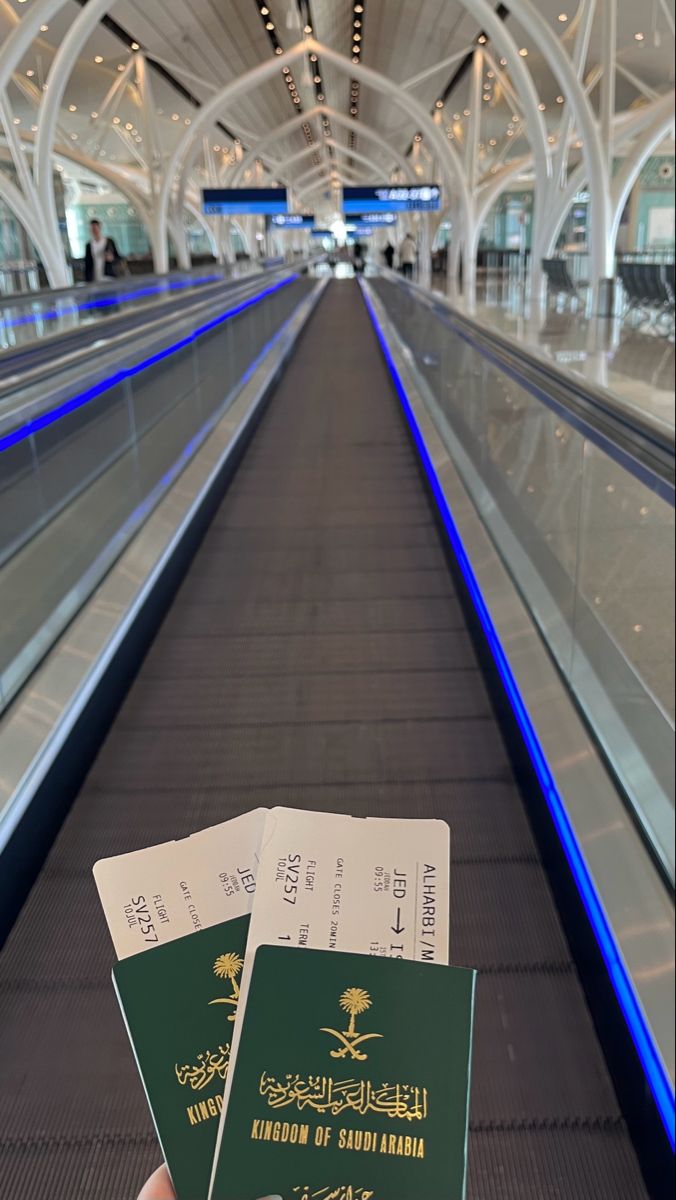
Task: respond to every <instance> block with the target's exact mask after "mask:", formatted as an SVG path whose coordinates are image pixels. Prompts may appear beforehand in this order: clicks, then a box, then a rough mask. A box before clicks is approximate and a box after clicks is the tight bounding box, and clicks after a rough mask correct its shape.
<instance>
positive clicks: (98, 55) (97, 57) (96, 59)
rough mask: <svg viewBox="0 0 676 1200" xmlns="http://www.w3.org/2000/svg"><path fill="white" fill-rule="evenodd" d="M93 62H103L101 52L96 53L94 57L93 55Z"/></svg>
mask: <svg viewBox="0 0 676 1200" xmlns="http://www.w3.org/2000/svg"><path fill="white" fill-rule="evenodd" d="M94 62H95V63H102V62H103V55H102V54H97V55H96V57H95V59H94Z"/></svg>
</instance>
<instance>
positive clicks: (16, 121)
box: [14, 117, 21, 125]
mask: <svg viewBox="0 0 676 1200" xmlns="http://www.w3.org/2000/svg"><path fill="white" fill-rule="evenodd" d="M14 124H15V125H20V124H21V117H15V118H14Z"/></svg>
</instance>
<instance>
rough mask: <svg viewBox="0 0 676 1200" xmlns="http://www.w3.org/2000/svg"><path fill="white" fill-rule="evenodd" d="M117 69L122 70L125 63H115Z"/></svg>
mask: <svg viewBox="0 0 676 1200" xmlns="http://www.w3.org/2000/svg"><path fill="white" fill-rule="evenodd" d="M117 69H118V71H124V70H125V65H124V63H118V64H117Z"/></svg>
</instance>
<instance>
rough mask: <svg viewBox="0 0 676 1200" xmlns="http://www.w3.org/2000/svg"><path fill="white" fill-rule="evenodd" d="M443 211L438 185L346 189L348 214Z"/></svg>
mask: <svg viewBox="0 0 676 1200" xmlns="http://www.w3.org/2000/svg"><path fill="white" fill-rule="evenodd" d="M440 208H441V188H440V187H439V186H438V184H436V183H422V184H415V185H414V186H412V187H400V186H399V185H398V184H394V185H392V184H384V185H383V186H382V187H357V188H350V187H346V188H343V211H344V212H345V213H346V214H347V215H350V214H352V213H355V214H357V215H359V216H362V215H363V214H364V213H380V212H384V213H398V212H438V211H439V209H440Z"/></svg>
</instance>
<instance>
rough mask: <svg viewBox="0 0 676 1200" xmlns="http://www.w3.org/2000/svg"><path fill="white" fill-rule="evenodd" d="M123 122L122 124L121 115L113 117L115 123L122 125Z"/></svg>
mask: <svg viewBox="0 0 676 1200" xmlns="http://www.w3.org/2000/svg"><path fill="white" fill-rule="evenodd" d="M121 124H122V121H121V119H120V117H113V125H121Z"/></svg>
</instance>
